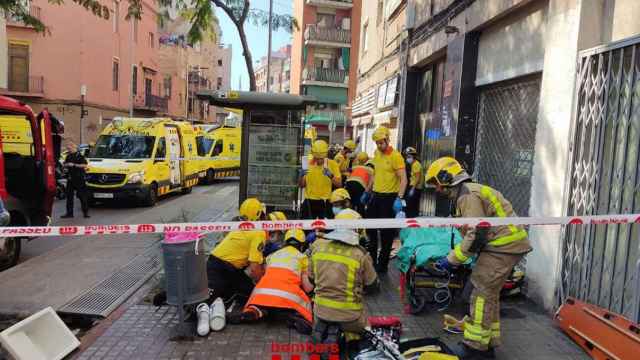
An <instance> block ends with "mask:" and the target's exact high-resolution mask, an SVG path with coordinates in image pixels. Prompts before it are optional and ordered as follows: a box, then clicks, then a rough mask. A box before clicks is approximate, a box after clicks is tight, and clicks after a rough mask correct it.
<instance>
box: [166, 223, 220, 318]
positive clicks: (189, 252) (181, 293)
mask: <svg viewBox="0 0 640 360" xmlns="http://www.w3.org/2000/svg"><path fill="white" fill-rule="evenodd" d="M199 239H200V234H198V233H166V234H165V237H164V241H163V242H162V253H163V258H164V271H165V279H166V289H167V303H168V304H169V305H176V306H182V305H188V304H195V303H199V302H202V301H205V300H207V299H209V287H208V281H207V254H206V252H205V250H204V244H203V242H201V241H198V240H199ZM196 247H197V249H198V251H197V253H196V251H195V250H196Z"/></svg>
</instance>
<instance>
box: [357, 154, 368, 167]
mask: <svg viewBox="0 0 640 360" xmlns="http://www.w3.org/2000/svg"><path fill="white" fill-rule="evenodd" d="M356 160H357V161H358V164H360V165H364V164H366V163H367V161H369V154H367V153H366V152H364V151H361V152H359V153H358V155H356Z"/></svg>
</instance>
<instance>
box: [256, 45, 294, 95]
mask: <svg viewBox="0 0 640 360" xmlns="http://www.w3.org/2000/svg"><path fill="white" fill-rule="evenodd" d="M270 68H271V70H270V71H269V78H270V79H269V80H268V81H267V57H266V56H263V57H262V58H261V59H260V61H259V63H258V66H257V67H256V71H255V73H256V88H257V91H260V92H275V93H286V94H288V93H289V92H290V91H291V81H290V80H291V45H285V46H283V47H281V48H280V49H278V50H277V51H273V52H272V53H271V66H270ZM267 83H269V85H268V88H267Z"/></svg>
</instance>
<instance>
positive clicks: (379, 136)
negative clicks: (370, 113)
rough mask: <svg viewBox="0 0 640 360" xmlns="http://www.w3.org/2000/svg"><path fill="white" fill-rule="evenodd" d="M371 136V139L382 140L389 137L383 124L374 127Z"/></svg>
mask: <svg viewBox="0 0 640 360" xmlns="http://www.w3.org/2000/svg"><path fill="white" fill-rule="evenodd" d="M371 137H372V138H373V141H380V140H384V139H388V138H389V129H387V128H386V127H384V126H380V127H378V128H377V129H376V131H374V132H373V135H372V136H371Z"/></svg>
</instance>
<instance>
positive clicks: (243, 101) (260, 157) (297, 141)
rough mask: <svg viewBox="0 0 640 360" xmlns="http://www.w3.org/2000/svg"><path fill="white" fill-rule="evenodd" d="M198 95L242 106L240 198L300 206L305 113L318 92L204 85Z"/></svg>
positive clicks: (285, 208) (281, 206) (284, 207)
mask: <svg viewBox="0 0 640 360" xmlns="http://www.w3.org/2000/svg"><path fill="white" fill-rule="evenodd" d="M197 96H198V98H199V99H201V100H204V101H208V102H209V104H211V105H213V106H219V107H226V108H234V109H242V110H243V111H242V146H241V152H240V197H239V202H240V203H242V202H243V201H244V200H245V199H247V198H251V197H255V198H258V199H260V201H261V202H263V203H264V204H265V205H266V206H267V208H268V209H269V210H270V211H271V210H276V209H277V210H282V211H291V212H298V210H299V206H300V205H299V204H300V195H299V192H298V169H300V167H301V162H302V157H303V151H304V130H305V128H304V123H303V115H304V112H305V110H306V109H307V106H310V105H312V104H315V102H316V100H315V98H313V97H309V96H298V95H289V94H274V93H258V92H249V91H204V92H200V93H198V94H197ZM225 146H226V144H225Z"/></svg>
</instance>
